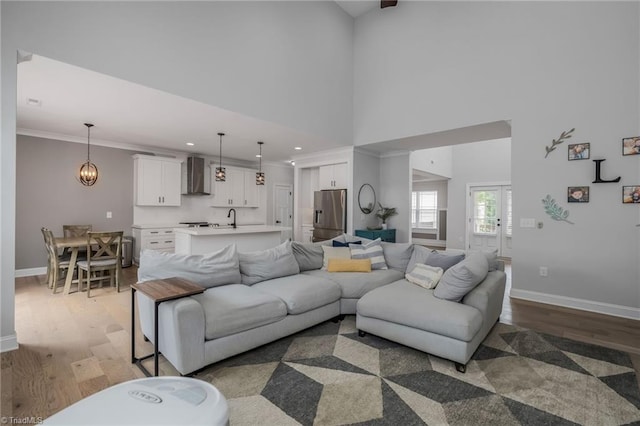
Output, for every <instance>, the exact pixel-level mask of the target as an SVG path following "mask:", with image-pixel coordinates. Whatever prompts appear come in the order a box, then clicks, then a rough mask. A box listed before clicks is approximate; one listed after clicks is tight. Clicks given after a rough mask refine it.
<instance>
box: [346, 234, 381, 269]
mask: <svg viewBox="0 0 640 426" xmlns="http://www.w3.org/2000/svg"><path fill="white" fill-rule="evenodd" d="M380 242H381V241H380V238H378V239H376V240H374V241H371V242H370V243H366V244H353V243H351V244H349V249H350V250H351V258H352V259H370V260H371V269H388V268H387V264H386V262H385V261H384V252H383V251H382V246H381V245H380Z"/></svg>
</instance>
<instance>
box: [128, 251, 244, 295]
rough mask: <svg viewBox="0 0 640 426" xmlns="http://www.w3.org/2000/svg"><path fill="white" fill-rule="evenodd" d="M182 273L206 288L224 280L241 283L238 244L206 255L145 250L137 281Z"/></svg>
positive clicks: (225, 282) (141, 254) (169, 276)
mask: <svg viewBox="0 0 640 426" xmlns="http://www.w3.org/2000/svg"><path fill="white" fill-rule="evenodd" d="M171 277H179V278H184V279H185V280H189V281H192V282H194V283H196V284H199V285H201V286H202V287H205V288H211V287H217V286H219V285H224V284H240V283H241V282H242V279H241V277H240V269H239V265H238V251H237V250H236V245H235V244H231V245H229V246H227V247H225V248H223V249H221V250H218V251H214V252H212V253H207V254H203V255H195V254H192V255H186V254H174V253H165V252H161V251H157V250H142V253H140V266H139V267H138V281H140V282H142V281H149V280H159V279H163V278H171Z"/></svg>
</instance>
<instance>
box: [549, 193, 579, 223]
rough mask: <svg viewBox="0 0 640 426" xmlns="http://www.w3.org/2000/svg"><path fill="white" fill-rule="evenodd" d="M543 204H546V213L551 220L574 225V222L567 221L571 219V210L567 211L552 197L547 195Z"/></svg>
mask: <svg viewBox="0 0 640 426" xmlns="http://www.w3.org/2000/svg"><path fill="white" fill-rule="evenodd" d="M542 204H544V212H545V213H546V214H548V215H549V217H550V218H551V219H553V220H557V221H558V222H567V223H570V224H571V225H573V222H571V221H570V220H568V219H567V218H568V217H569V210H565V209H563V208H562V207H560V206H559V205H558V204H556V200H554V199H553V198H551V195H549V194H547V196H546V197H545V198H543V199H542Z"/></svg>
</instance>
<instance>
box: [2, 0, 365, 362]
mask: <svg viewBox="0 0 640 426" xmlns="http://www.w3.org/2000/svg"><path fill="white" fill-rule="evenodd" d="M0 8H1V9H0V10H1V12H0V18H1V19H2V22H1V24H0V29H1V31H2V34H1V37H0V39H1V43H2V52H1V53H2V59H1V66H2V69H1V73H0V74H1V96H2V99H1V114H2V133H1V143H0V154H1V155H0V158H1V160H0V173H1V176H2V180H1V181H2V183H1V186H0V189H1V191H2V192H1V194H0V195H1V203H2V204H1V205H0V232H1V238H2V240H1V241H2V243H1V252H0V254H1V255H2V260H1V266H2V268H1V272H0V274H1V282H2V284H1V286H2V287H1V288H0V296H1V297H0V299H1V300H2V302H1V306H0V308H1V309H0V310H1V311H2V314H1V315H2V316H1V321H0V323H1V325H0V336H1V337H0V339H1V340H0V350H5V349H8V348H10V347H14V346H15V345H16V337H15V331H14V263H15V255H14V241H15V183H16V180H15V162H16V154H15V144H16V142H15V139H16V136H15V135H16V129H15V122H16V105H15V102H16V78H17V77H16V52H17V50H18V49H23V50H25V51H27V52H32V53H35V54H39V55H42V56H46V57H49V58H52V59H56V60H59V61H63V62H66V63H69V64H73V65H77V66H80V67H83V68H87V69H90V70H94V71H97V72H101V73H104V74H107V75H112V76H115V77H118V78H122V79H124V80H128V81H132V82H136V83H139V84H143V85H145V86H148V87H152V88H155V89H158V90H163V91H166V92H169V93H173V94H176V95H179V96H183V97H186V98H190V99H195V100H198V101H201V102H204V103H207V104H210V105H215V106H218V107H222V108H224V109H227V110H230V111H234V112H238V113H241V114H244V115H249V116H252V117H256V118H259V119H263V120H267V121H271V122H275V123H278V124H281V125H285V126H288V127H291V128H294V129H296V130H299V131H302V132H306V133H310V134H315V135H320V136H323V137H326V138H328V139H331V140H334V141H340V142H342V143H348V142H350V141H351V140H352V118H353V115H352V109H353V104H352V93H353V91H352V87H353V86H352V85H353V62H352V56H353V55H352V52H353V43H352V32H353V19H352V18H351V17H350V16H349V15H347V14H346V13H345V12H344V11H343V10H342V9H341V8H340V7H339V6H338V5H337V4H335V3H334V2H55V1H52V2H0Z"/></svg>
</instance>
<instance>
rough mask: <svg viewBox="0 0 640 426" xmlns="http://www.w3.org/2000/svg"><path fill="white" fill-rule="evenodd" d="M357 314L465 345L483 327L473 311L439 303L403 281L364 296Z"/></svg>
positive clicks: (458, 304)
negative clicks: (436, 335)
mask: <svg viewBox="0 0 640 426" xmlns="http://www.w3.org/2000/svg"><path fill="white" fill-rule="evenodd" d="M436 288H437V287H436ZM357 310H358V315H363V316H365V317H370V318H376V319H380V320H383V321H389V322H392V323H396V324H402V325H406V326H408V327H413V328H417V329H420V330H424V331H428V332H431V333H436V334H440V335H442V336H447V337H451V338H453V339H458V340H462V341H465V342H469V341H470V340H471V339H473V337H474V336H475V335H476V333H478V331H479V330H480V327H481V326H482V314H481V313H480V311H478V310H477V309H476V308H474V307H472V306H468V305H464V304H462V303H454V302H448V301H445V300H441V299H438V298H436V297H434V295H433V290H426V289H424V288H422V287H419V286H417V285H414V284H411V283H410V282H409V281H407V280H404V279H403V280H399V281H396V282H394V283H392V284H389V285H386V286H383V287H380V288H378V289H375V290H373V291H371V292H369V293H367V294H365V295H364V296H363V297H362V298H361V299H360V300H359V301H358V305H357Z"/></svg>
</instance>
